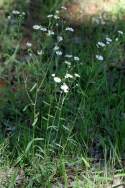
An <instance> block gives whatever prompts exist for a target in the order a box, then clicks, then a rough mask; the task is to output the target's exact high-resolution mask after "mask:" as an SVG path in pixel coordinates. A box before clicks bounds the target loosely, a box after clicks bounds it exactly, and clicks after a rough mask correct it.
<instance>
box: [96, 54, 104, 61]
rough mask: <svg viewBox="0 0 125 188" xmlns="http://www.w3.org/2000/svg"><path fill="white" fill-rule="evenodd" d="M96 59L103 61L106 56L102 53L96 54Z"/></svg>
mask: <svg viewBox="0 0 125 188" xmlns="http://www.w3.org/2000/svg"><path fill="white" fill-rule="evenodd" d="M96 59H98V60H99V61H103V60H104V57H103V56H102V55H96Z"/></svg>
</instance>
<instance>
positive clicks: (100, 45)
mask: <svg viewBox="0 0 125 188" xmlns="http://www.w3.org/2000/svg"><path fill="white" fill-rule="evenodd" d="M96 46H97V47H98V48H99V47H105V46H106V45H105V43H104V42H98V43H97V45H96Z"/></svg>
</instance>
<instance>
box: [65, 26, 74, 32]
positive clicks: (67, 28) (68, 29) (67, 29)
mask: <svg viewBox="0 0 125 188" xmlns="http://www.w3.org/2000/svg"><path fill="white" fill-rule="evenodd" d="M65 30H66V31H71V32H74V29H73V28H72V27H66V29H65Z"/></svg>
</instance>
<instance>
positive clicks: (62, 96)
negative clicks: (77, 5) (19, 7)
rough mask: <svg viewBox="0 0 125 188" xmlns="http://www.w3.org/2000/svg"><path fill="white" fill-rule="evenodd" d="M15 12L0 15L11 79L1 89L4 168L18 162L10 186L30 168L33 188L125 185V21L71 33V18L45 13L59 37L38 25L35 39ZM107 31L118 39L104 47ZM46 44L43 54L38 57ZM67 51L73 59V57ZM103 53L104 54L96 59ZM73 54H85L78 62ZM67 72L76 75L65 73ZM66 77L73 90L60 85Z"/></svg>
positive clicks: (4, 73) (2, 69) (0, 66)
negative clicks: (29, 44) (19, 171)
mask: <svg viewBox="0 0 125 188" xmlns="http://www.w3.org/2000/svg"><path fill="white" fill-rule="evenodd" d="M49 6H50V7H51V4H50V5H49ZM55 6H57V4H56V5H55ZM9 8H10V7H9ZM53 9H54V8H53ZM52 11H53V10H52ZM9 15H11V19H10V20H8V19H7V17H4V18H3V19H2V20H0V28H2V29H0V30H1V32H0V40H1V41H2V43H1V44H0V49H1V52H0V81H1V82H2V83H4V82H6V84H4V87H1V88H0V125H1V132H0V168H1V170H0V172H1V173H2V171H3V169H5V170H4V171H7V170H6V169H9V168H12V167H13V168H14V169H15V172H14V173H13V175H12V177H11V180H10V181H8V184H7V185H4V186H3V187H14V184H15V182H16V177H17V169H23V171H24V172H25V176H26V178H25V185H24V187H27V188H31V187H33V188H39V187H40V188H41V187H43V188H45V187H46V188H51V187H52V185H55V186H56V187H61V185H62V184H63V185H64V187H69V184H71V183H73V187H74V188H81V187H85V188H94V187H95V188H98V187H111V186H110V185H111V184H112V185H113V183H114V187H115V186H116V185H117V184H122V183H123V182H124V155H125V148H124V144H125V139H124V135H125V128H124V124H125V102H124V101H125V84H124V83H125V75H124V59H125V55H124V43H125V26H124V21H122V20H117V21H116V22H115V23H112V22H111V21H107V22H106V24H105V25H94V24H93V25H92V24H88V25H86V26H84V25H83V26H80V27H79V28H74V30H75V31H74V32H73V33H72V32H70V31H65V28H66V27H68V26H69V25H68V23H65V22H64V21H62V20H61V21H58V20H56V19H55V20H54V19H52V20H51V19H48V18H46V23H45V27H47V28H49V29H51V30H53V31H54V32H55V34H54V36H53V35H52V36H47V34H46V32H42V31H35V30H34V31H33V32H32V40H31V39H30V38H28V37H27V38H26V36H25V33H24V29H23V23H24V21H25V18H24V17H22V16H21V17H19V16H15V15H12V13H11V12H9ZM57 22H59V26H58V27H57V26H56V23H57ZM119 30H120V31H123V34H119V33H118V31H119ZM60 35H61V36H63V39H64V40H63V41H61V42H60V43H59V44H58V45H59V46H60V50H61V51H62V52H63V55H62V56H57V55H56V53H55V52H54V50H53V48H54V47H55V45H56V43H57V36H60ZM106 37H109V38H111V39H112V42H111V43H110V44H108V45H106V47H104V48H103V47H100V48H97V46H96V44H97V43H98V42H99V41H103V42H104V43H105V42H106ZM116 38H118V40H116ZM24 39H25V40H26V42H32V47H27V46H26V42H25V43H24V42H23V43H22V40H24ZM41 49H42V50H43V54H42V55H38V51H40V50H41ZM66 54H72V56H73V57H72V58H71V59H68V58H66V57H65V55H66ZM96 55H102V56H103V57H104V60H103V61H99V60H97V59H96ZM74 56H75V57H77V56H78V57H79V58H80V60H79V61H75V60H74V59H73V58H74ZM66 60H67V61H69V62H71V66H68V65H67V64H65V61H66ZM66 73H69V74H71V75H72V76H73V78H68V79H66V78H65V75H66ZM75 73H77V74H78V75H80V77H75V76H74V74H75ZM52 74H56V76H57V77H59V78H61V83H56V82H54V79H53V76H52ZM1 82H0V83H1ZM63 83H66V84H67V85H68V87H69V91H68V92H67V93H65V92H63V91H61V88H60V87H61V85H62V84H63ZM1 177H2V176H1V175H0V178H1ZM115 180H116V181H117V182H116V181H115ZM2 181H3V180H2Z"/></svg>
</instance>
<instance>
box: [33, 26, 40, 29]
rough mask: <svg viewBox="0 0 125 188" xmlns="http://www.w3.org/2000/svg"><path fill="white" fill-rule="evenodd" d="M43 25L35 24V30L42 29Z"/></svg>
mask: <svg viewBox="0 0 125 188" xmlns="http://www.w3.org/2000/svg"><path fill="white" fill-rule="evenodd" d="M40 28H41V26H40V25H33V29H34V30H40Z"/></svg>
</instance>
